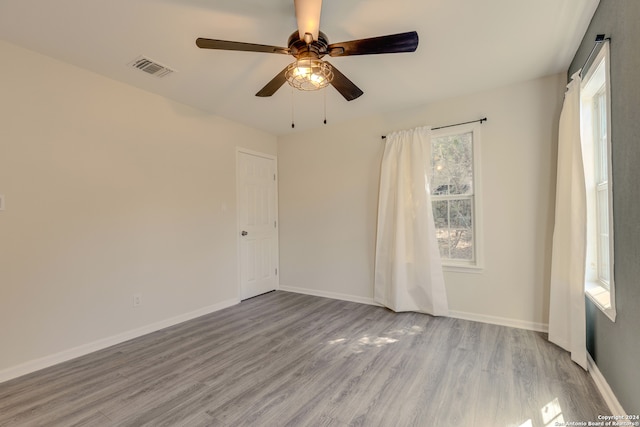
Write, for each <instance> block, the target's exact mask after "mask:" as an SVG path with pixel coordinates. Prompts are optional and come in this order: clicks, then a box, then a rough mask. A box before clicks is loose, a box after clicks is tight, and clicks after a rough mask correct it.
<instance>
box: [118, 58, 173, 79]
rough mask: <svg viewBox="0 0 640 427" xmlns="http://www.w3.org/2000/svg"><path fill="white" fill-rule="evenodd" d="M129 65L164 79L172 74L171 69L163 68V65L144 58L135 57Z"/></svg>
mask: <svg viewBox="0 0 640 427" xmlns="http://www.w3.org/2000/svg"><path fill="white" fill-rule="evenodd" d="M129 65H131V66H132V67H133V68H137V69H138V70H141V71H144V72H145V73H148V74H151V75H152V76H156V77H166V76H168V75H169V74H171V73H173V72H174V70H172V69H171V68H169V67H165V66H164V65H162V64H159V63H157V62H156V61H154V60H152V59H149V58H146V57H144V56H139V57H137V58H136V59H134V60H133V61H131V62H130V63H129Z"/></svg>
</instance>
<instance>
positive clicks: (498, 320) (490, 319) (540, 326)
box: [280, 285, 549, 332]
mask: <svg viewBox="0 0 640 427" xmlns="http://www.w3.org/2000/svg"><path fill="white" fill-rule="evenodd" d="M280 290H283V291H288V292H295V293H297V294H305V295H313V296H316V297H325V298H332V299H337V300H342V301H351V302H358V303H361V304H369V305H376V306H379V307H380V306H381V305H380V304H378V303H377V302H375V301H374V300H373V298H365V297H359V296H355V295H348V294H341V293H338V292H326V291H318V290H315V289H307V288H298V287H295V286H282V285H280ZM448 317H453V318H455V319H462V320H472V321H474V322H482V323H490V324H493V325H500V326H509V327H511V328H518V329H528V330H531V331H537V332H549V325H547V324H545V323H535V322H526V321H524V320H518V319H509V318H506V317H498V316H487V315H484V314H475V313H465V312H462V311H453V310H450V311H449V316H448Z"/></svg>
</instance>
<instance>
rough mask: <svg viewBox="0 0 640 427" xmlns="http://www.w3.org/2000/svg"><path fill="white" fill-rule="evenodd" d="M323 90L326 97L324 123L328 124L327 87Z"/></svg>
mask: <svg viewBox="0 0 640 427" xmlns="http://www.w3.org/2000/svg"><path fill="white" fill-rule="evenodd" d="M322 92H324V94H323V97H324V124H325V125H326V124H327V89H326V88H324V89H322Z"/></svg>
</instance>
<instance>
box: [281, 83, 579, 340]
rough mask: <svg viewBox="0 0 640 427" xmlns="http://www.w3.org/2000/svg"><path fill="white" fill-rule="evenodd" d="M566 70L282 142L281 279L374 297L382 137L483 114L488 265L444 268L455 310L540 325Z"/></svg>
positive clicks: (302, 287)
mask: <svg viewBox="0 0 640 427" xmlns="http://www.w3.org/2000/svg"><path fill="white" fill-rule="evenodd" d="M565 77H566V76H565V75H563V74H558V75H554V76H550V77H545V78H541V79H537V80H533V81H528V82H525V83H521V84H516V85H512V86H509V87H503V88H499V89H495V90H492V91H488V92H484V93H478V94H474V95H470V96H465V97H461V98H458V99H452V100H446V101H442V102H437V103H434V104H432V105H429V106H426V107H422V108H414V109H410V110H406V111H401V112H394V113H389V114H386V115H380V116H375V117H367V118H365V119H361V120H357V121H352V122H348V123H344V124H338V125H334V126H327V127H326V128H324V129H321V130H319V131H314V132H307V133H300V134H292V135H288V136H285V137H281V138H279V139H278V165H279V173H280V180H279V197H280V271H281V274H280V285H281V287H283V288H285V289H286V288H289V289H295V290H297V291H301V292H308V293H312V294H318V295H329V296H339V297H343V298H347V299H352V300H356V301H371V298H372V297H373V271H374V253H375V232H376V209H377V191H378V178H379V168H380V161H381V158H382V151H383V144H384V142H383V141H382V140H381V138H380V136H381V135H383V134H386V133H387V132H390V131H392V130H398V129H405V128H411V127H415V126H422V125H432V126H437V125H444V124H450V123H457V122H462V121H467V120H472V119H475V118H481V117H484V116H486V117H488V122H485V123H484V124H483V125H482V127H481V132H482V134H481V135H482V152H481V160H482V182H481V185H482V191H483V195H484V200H483V201H482V204H483V217H484V222H483V224H481V227H482V229H483V232H484V236H485V239H484V250H485V252H484V254H485V268H484V270H483V271H482V272H481V273H479V274H469V273H458V272H447V273H445V278H446V284H447V293H448V296H449V304H450V308H451V310H453V311H455V312H456V313H455V315H457V316H459V317H468V318H475V319H481V320H487V321H494V322H497V323H504V324H511V325H515V326H523V327H529V328H534V329H544V327H545V324H546V323H547V319H548V310H547V306H548V276H549V269H550V266H549V263H550V257H549V249H550V245H551V238H552V232H553V207H554V203H555V150H556V143H557V118H558V117H559V112H560V107H561V101H562V94H563V92H564V83H565V80H566V78H565ZM365 96H366V94H365ZM353 108H358V104H357V101H354V102H353Z"/></svg>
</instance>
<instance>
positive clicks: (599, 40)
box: [580, 34, 611, 77]
mask: <svg viewBox="0 0 640 427" xmlns="http://www.w3.org/2000/svg"><path fill="white" fill-rule="evenodd" d="M607 40H611V37H607V38H605V37H604V34H598V35H597V36H596V41H595V44H594V45H593V48H591V52H589V56H587V60H586V61H584V64H582V67H580V77H582V73H583V72H584V67H586V66H587V63H588V62H589V60H590V59H591V57H592V56H593V52H595V51H596V48H597V47H598V45H599V44H600V43H604V42H605V41H607Z"/></svg>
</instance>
